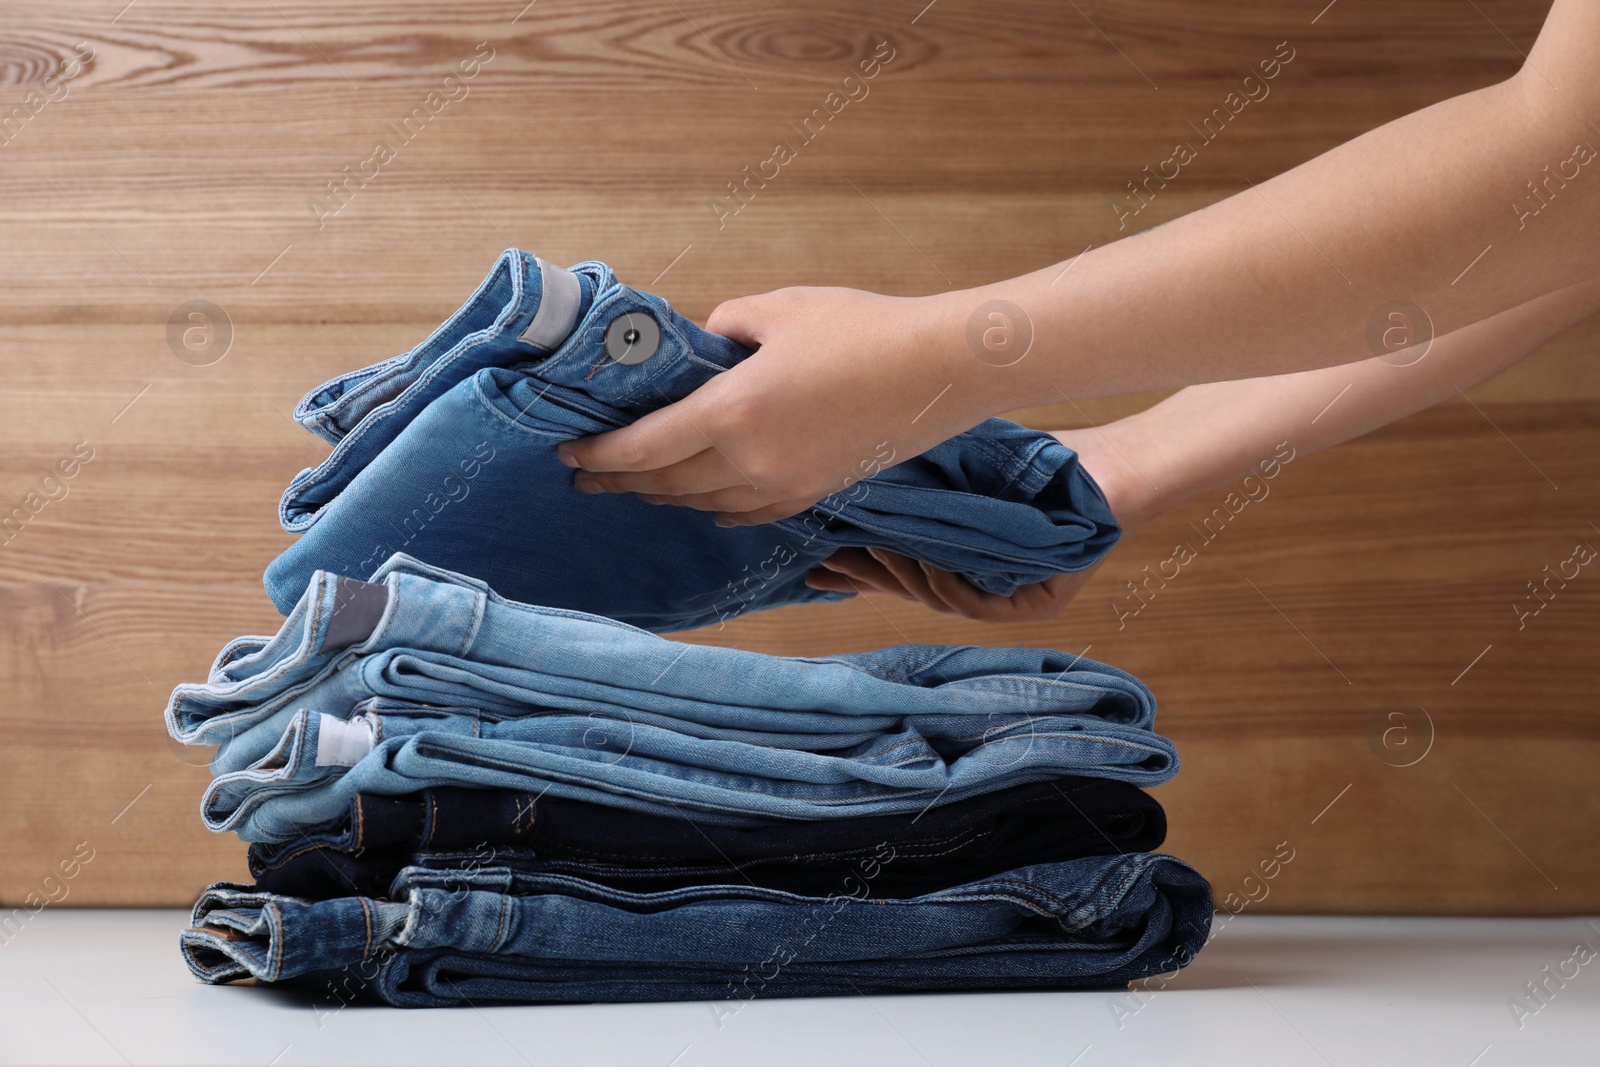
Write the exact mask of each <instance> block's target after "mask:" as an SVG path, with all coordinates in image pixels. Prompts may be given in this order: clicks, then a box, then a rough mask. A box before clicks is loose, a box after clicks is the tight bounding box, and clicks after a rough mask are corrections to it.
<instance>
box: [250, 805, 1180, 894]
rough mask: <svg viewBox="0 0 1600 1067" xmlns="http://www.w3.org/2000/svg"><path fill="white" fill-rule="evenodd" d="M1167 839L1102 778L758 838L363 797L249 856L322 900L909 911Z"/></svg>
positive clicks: (256, 872) (560, 810) (680, 821)
mask: <svg viewBox="0 0 1600 1067" xmlns="http://www.w3.org/2000/svg"><path fill="white" fill-rule="evenodd" d="M480 812H481V813H482V817H481V820H480V818H479V813H480ZM1165 834H1166V817H1165V814H1164V813H1163V812H1162V810H1161V806H1160V805H1159V804H1157V803H1156V801H1155V800H1154V799H1153V798H1151V797H1150V796H1149V795H1147V794H1146V793H1144V792H1142V791H1141V790H1139V789H1137V788H1135V787H1133V786H1131V785H1127V784H1125V783H1123V782H1114V781H1109V780H1105V779H1098V778H1061V779H1057V780H1054V781H1049V782H1038V783H1034V784H1032V785H1025V786H1017V787H1015V788H1012V789H1004V790H1001V791H999V792H997V793H990V794H987V795H984V796H980V797H973V798H972V799H970V800H963V801H957V802H956V803H954V804H946V805H941V806H939V807H935V808H931V809H929V810H927V811H925V812H922V813H920V814H918V815H890V816H874V817H868V818H860V819H834V820H831V821H828V822H813V823H799V824H794V823H770V824H767V825H764V826H758V827H754V828H749V829H743V828H731V827H724V826H718V825H716V824H701V823H697V822H694V821H693V820H691V819H689V818H687V817H677V818H661V817H659V816H653V815H644V814H628V815H620V814H619V813H618V812H617V811H615V810H614V809H611V808H605V807H601V806H600V805H597V804H585V803H582V802H579V801H570V800H564V799H562V798H559V797H535V796H534V795H533V794H530V793H512V792H503V791H497V790H466V789H437V790H428V791H426V792H425V793H421V794H412V795H410V796H405V797H377V796H357V797H356V798H355V800H354V801H352V802H351V804H350V813H349V815H348V816H347V818H346V820H345V822H344V823H343V824H342V825H341V827H340V828H339V829H338V830H337V831H332V832H327V833H322V834H308V835H306V836H305V837H303V838H301V839H299V840H297V841H294V842H291V843H289V844H286V845H259V844H258V845H252V846H251V848H250V857H249V859H250V874H251V876H252V877H253V878H255V880H256V885H255V888H256V889H258V890H261V891H264V892H269V893H277V894H281V895H284V896H293V897H307V898H311V899H318V900H321V899H327V898H330V897H339V896H352V895H353V896H368V897H382V896H386V895H387V894H388V891H389V886H390V884H391V883H392V882H393V881H394V878H395V876H396V875H397V874H398V873H399V872H400V869H401V868H402V867H406V866H409V865H413V864H415V865H416V866H420V867H429V868H432V869H435V870H449V869H460V868H476V867H485V866H487V867H508V868H511V869H512V870H516V871H521V872H524V873H529V874H538V873H545V874H569V875H573V876H575V877H579V878H583V879H585V880H587V881H591V882H597V883H599V884H601V885H606V886H612V887H616V888H623V889H631V890H633V891H634V892H656V891H660V890H667V889H679V888H684V887H686V886H690V885H695V884H705V883H717V882H732V883H743V882H748V883H749V884H751V885H758V886H763V887H766V888H769V889H782V890H785V891H787V892H790V893H803V894H817V895H822V894H827V893H829V892H832V891H835V890H837V889H838V888H839V886H840V885H841V884H843V882H844V881H845V879H846V878H848V877H849V876H851V875H853V874H857V873H858V872H860V873H865V872H867V871H869V870H870V871H872V872H874V873H875V877H874V878H873V879H872V888H873V893H874V895H875V896H883V897H912V896H920V895H921V894H923V893H931V892H934V891H936V890H940V889H947V888H949V887H951V886H956V885H960V884H962V883H963V882H970V881H974V880H976V879H979V878H984V877H987V876H989V875H992V874H999V873H1001V872H1003V871H1008V870H1011V869H1012V868H1015V867H1022V866H1027V865H1029V864H1036V863H1054V862H1057V861H1061V860H1069V859H1078V858H1081V857H1084V856H1100V855H1107V854H1112V853H1125V852H1148V851H1150V850H1152V849H1155V848H1158V847H1159V846H1160V845H1161V841H1162V839H1163V838H1164V837H1165ZM491 838H492V839H493V840H491ZM379 842H383V844H379ZM885 854H887V855H889V856H891V857H893V858H892V861H889V862H885V860H884V856H885Z"/></svg>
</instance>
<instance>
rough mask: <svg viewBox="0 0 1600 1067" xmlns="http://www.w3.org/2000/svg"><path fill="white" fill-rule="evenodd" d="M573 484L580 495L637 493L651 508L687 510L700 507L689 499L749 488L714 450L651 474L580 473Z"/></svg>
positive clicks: (706, 450) (752, 504)
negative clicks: (657, 505)
mask: <svg viewBox="0 0 1600 1067" xmlns="http://www.w3.org/2000/svg"><path fill="white" fill-rule="evenodd" d="M572 483H573V485H575V486H576V487H577V488H578V491H579V492H583V493H639V494H640V495H642V496H645V498H646V499H648V500H650V502H651V503H652V504H655V503H667V504H687V505H688V506H690V507H699V506H701V505H699V504H694V503H690V500H691V498H698V499H699V500H701V501H702V502H706V501H707V500H708V498H710V497H711V496H712V494H715V493H718V492H720V491H722V490H725V489H731V488H733V487H735V486H743V487H745V488H747V489H748V488H750V484H749V483H748V482H747V481H745V478H744V475H742V474H740V473H739V472H738V471H737V470H735V469H734V467H733V464H731V463H729V462H728V461H727V460H726V459H724V458H723V457H722V454H721V453H720V452H718V451H717V450H716V449H714V448H707V449H705V450H704V451H702V452H697V453H695V454H694V455H692V456H690V457H689V458H688V459H686V460H683V461H682V462H679V463H674V464H672V465H671V466H667V467H661V468H658V469H657V470H652V471H588V470H580V471H579V472H578V473H577V474H575V475H573V478H572ZM731 502H732V501H731V500H730V501H729V503H731ZM747 506H749V507H755V506H758V502H754V501H753V502H751V503H750V504H749V505H747ZM701 510H702V511H715V510H717V507H716V505H711V506H703V507H701ZM730 510H731V509H730Z"/></svg>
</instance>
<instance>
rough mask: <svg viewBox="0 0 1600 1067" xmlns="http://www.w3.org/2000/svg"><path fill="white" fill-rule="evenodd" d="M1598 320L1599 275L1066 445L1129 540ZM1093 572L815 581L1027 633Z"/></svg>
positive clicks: (1075, 433) (1133, 419) (894, 571)
mask: <svg viewBox="0 0 1600 1067" xmlns="http://www.w3.org/2000/svg"><path fill="white" fill-rule="evenodd" d="M1597 309H1600V277H1596V278H1591V279H1589V280H1587V281H1584V282H1580V283H1578V284H1577V285H1573V286H1569V287H1567V288H1565V289H1562V290H1559V291H1557V292H1555V293H1551V294H1548V295H1546V296H1543V297H1539V298H1537V299H1535V300H1531V301H1529V302H1527V303H1526V304H1523V305H1521V306H1520V307H1516V308H1513V309H1511V310H1509V311H1505V312H1502V313H1501V314H1499V315H1495V316H1493V317H1492V318H1488V319H1485V320H1483V321H1481V322H1477V323H1474V324H1472V325H1470V326H1466V327H1463V328H1462V329H1459V330H1456V331H1455V332H1453V333H1450V334H1447V335H1445V336H1443V337H1439V338H1436V339H1434V341H1433V343H1432V344H1431V345H1429V346H1428V347H1427V348H1425V349H1424V348H1421V347H1420V346H1419V347H1418V348H1415V349H1403V350H1401V351H1399V352H1396V353H1394V354H1393V355H1391V356H1388V357H1374V358H1371V359H1367V360H1363V361H1362V362H1360V363H1354V364H1348V365H1345V366H1336V367H1326V368H1322V369H1319V370H1313V371H1302V372H1300V373H1297V374H1287V375H1276V376H1272V377H1266V378H1252V379H1246V380H1244V381H1236V382H1216V383H1211V384H1207V385H1196V386H1190V387H1189V388H1187V389H1183V390H1180V391H1179V392H1177V393H1175V394H1173V395H1172V396H1170V397H1168V398H1167V399H1165V400H1163V401H1161V402H1160V403H1158V404H1156V405H1154V406H1152V407H1150V408H1147V409H1146V410H1144V411H1141V412H1139V413H1138V414H1135V415H1131V416H1128V417H1127V418H1123V419H1119V420H1117V421H1115V422H1112V423H1108V424H1106V425H1105V426H1101V427H1098V428H1095V427H1087V428H1083V429H1074V430H1064V431H1061V432H1058V433H1057V434H1056V436H1057V437H1058V438H1060V439H1061V441H1062V442H1063V443H1064V444H1066V445H1068V446H1069V447H1071V448H1073V449H1075V450H1076V451H1077V452H1078V454H1079V459H1080V461H1081V462H1082V463H1083V466H1084V469H1086V470H1087V471H1088V472H1089V473H1090V474H1091V475H1092V476H1093V477H1094V478H1095V480H1096V481H1097V482H1098V483H1099V485H1100V486H1101V488H1102V490H1103V491H1104V492H1105V494H1106V499H1107V502H1108V503H1110V505H1111V510H1112V513H1113V514H1114V515H1116V516H1117V518H1118V521H1119V522H1121V523H1122V526H1123V530H1124V536H1126V535H1129V534H1132V533H1135V532H1137V531H1138V530H1139V529H1141V528H1143V527H1144V526H1145V525H1146V524H1148V523H1149V522H1151V521H1152V520H1154V519H1155V518H1156V517H1157V516H1158V515H1160V514H1161V513H1163V512H1165V511H1167V510H1169V509H1171V508H1173V507H1175V506H1177V505H1179V504H1181V503H1183V502H1184V501H1185V500H1188V499H1190V498H1192V497H1194V496H1195V495H1197V494H1199V493H1202V492H1204V491H1205V490H1207V489H1213V488H1216V487H1218V486H1222V485H1227V484H1229V483H1231V482H1235V481H1237V480H1239V479H1240V478H1242V477H1244V476H1245V475H1247V474H1250V473H1252V472H1254V471H1257V470H1258V469H1259V465H1260V464H1261V463H1262V462H1263V461H1267V460H1270V459H1272V457H1273V456H1274V455H1276V454H1277V453H1278V450H1279V449H1280V447H1281V446H1282V445H1283V444H1284V443H1287V445H1288V446H1289V447H1290V448H1292V449H1293V450H1294V452H1293V454H1294V455H1295V456H1304V455H1308V454H1310V453H1312V452H1317V451H1320V450H1322V449H1324V448H1330V447H1332V446H1334V445H1337V444H1340V443H1342V442H1344V441H1348V440H1351V439H1352V438H1355V437H1359V436H1361V435H1363V434H1366V433H1369V432H1371V431H1372V430H1375V429H1378V428H1379V427H1381V426H1385V425H1387V424H1389V423H1391V422H1394V421H1395V420H1397V419H1401V418H1404V417H1405V416H1407V415H1410V414H1413V413H1415V412H1417V411H1421V410H1423V409H1424V408H1427V407H1431V406H1433V405H1434V404H1437V403H1439V402H1441V401H1443V400H1447V399H1449V398H1451V397H1453V396H1456V395H1458V393H1465V391H1466V390H1468V389H1470V388H1472V387H1473V386H1474V385H1477V384H1478V383H1480V382H1483V381H1485V380H1487V379H1489V378H1491V377H1493V376H1494V375H1495V374H1497V373H1499V372H1500V371H1501V370H1503V369H1505V368H1506V367H1509V366H1511V365H1512V364H1514V363H1516V362H1518V361H1520V360H1521V359H1522V358H1523V357H1525V356H1526V355H1527V354H1528V353H1530V352H1532V351H1533V350H1534V349H1536V348H1538V347H1539V346H1540V345H1542V344H1544V343H1545V342H1546V341H1548V340H1549V339H1550V338H1552V337H1554V336H1555V335H1556V334H1558V333H1560V332H1561V331H1562V330H1564V329H1566V328H1567V327H1569V326H1571V325H1572V324H1573V323H1575V322H1577V321H1579V320H1580V319H1582V318H1584V317H1586V316H1588V315H1589V314H1591V313H1593V312H1594V311H1595V310H1597ZM1419 353H1420V356H1419V355H1418V354H1419ZM1411 360H1415V362H1409V361H1411ZM1091 573H1092V572H1080V573H1077V574H1063V575H1059V576H1057V577H1055V578H1052V579H1050V580H1049V581H1045V582H1039V583H1037V584H1035V585H1030V586H1023V587H1022V588H1020V589H1018V590H1017V592H1016V593H1015V594H1013V595H1012V596H1010V597H1002V596H997V595H995V594H992V593H985V592H983V591H981V590H979V589H977V588H975V587H973V586H972V585H970V584H968V583H967V582H966V581H965V580H964V579H962V578H961V577H959V576H957V575H954V574H950V573H947V572H944V571H939V570H935V569H934V568H931V567H929V566H927V565H926V564H922V563H919V562H918V561H916V560H913V559H911V558H910V557H907V556H902V555H898V554H895V553H889V552H883V551H881V550H876V549H874V550H871V551H870V552H869V551H868V550H866V549H845V550H841V551H840V552H837V553H835V554H834V555H833V556H831V557H829V558H828V559H827V560H826V561H824V563H823V566H822V567H821V568H819V569H817V570H814V571H812V573H811V575H810V576H809V577H808V581H809V583H810V584H811V585H812V586H813V587H814V588H818V589H828V590H835V591H838V592H876V593H885V594H889V595H894V596H900V597H904V598H906V599H912V600H918V601H921V602H922V603H923V604H925V605H926V606H928V607H930V608H933V609H934V610H936V611H943V612H950V613H953V614H958V615H965V616H968V617H970V618H975V619H982V620H985V621H989V622H1021V621H1025V620H1028V619H1039V618H1049V617H1050V616H1053V615H1055V614H1057V613H1058V612H1060V611H1061V610H1062V609H1064V608H1065V607H1066V606H1067V604H1068V603H1069V602H1070V601H1071V600H1072V597H1073V596H1074V595H1075V594H1076V593H1077V592H1078V591H1079V590H1080V589H1081V588H1082V587H1083V586H1084V585H1085V584H1086V583H1087V581H1088V579H1089V577H1090V574H1091Z"/></svg>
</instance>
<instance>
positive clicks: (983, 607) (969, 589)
mask: <svg viewBox="0 0 1600 1067" xmlns="http://www.w3.org/2000/svg"><path fill="white" fill-rule="evenodd" d="M1118 429H1119V427H1118V426H1117V424H1115V423H1113V424H1112V425H1110V426H1106V427H1103V428H1101V429H1087V430H1061V431H1058V432H1057V433H1056V434H1055V437H1056V439H1057V440H1059V441H1060V442H1061V443H1062V444H1064V445H1066V446H1067V447H1068V448H1070V449H1072V450H1073V451H1075V452H1077V453H1078V458H1079V461H1080V462H1081V463H1082V464H1083V468H1084V470H1086V471H1088V472H1089V475H1090V476H1091V477H1093V478H1094V480H1095V482H1096V483H1097V484H1098V485H1099V486H1100V489H1101V491H1102V492H1104V493H1105V495H1106V502H1107V503H1108V504H1110V505H1111V513H1112V514H1113V515H1115V516H1116V517H1117V521H1118V522H1119V523H1121V524H1122V529H1123V536H1128V535H1129V534H1132V533H1134V532H1135V531H1136V530H1137V529H1139V528H1140V527H1142V526H1144V525H1145V524H1146V523H1148V522H1149V521H1150V519H1151V518H1153V517H1154V514H1155V509H1156V508H1157V507H1158V505H1157V503H1156V495H1155V492H1154V489H1155V487H1154V485H1153V484H1151V483H1150V482H1149V481H1148V480H1147V479H1145V477H1144V476H1143V475H1142V474H1141V473H1140V472H1139V470H1138V469H1137V468H1136V467H1135V466H1134V464H1133V461H1132V460H1130V459H1129V457H1128V455H1127V454H1126V452H1125V451H1124V448H1125V447H1126V446H1125V445H1119V444H1118V443H1117V441H1116V436H1117V432H1118ZM1098 567H1099V564H1098V563H1097V564H1095V566H1094V567H1090V568H1088V569H1087V570H1082V571H1077V572H1075V573H1072V574H1058V575H1056V576H1055V577H1053V578H1050V579H1047V580H1045V581H1043V582H1036V583H1034V584H1032V585H1024V586H1021V587H1019V588H1018V589H1017V591H1016V592H1015V593H1012V594H1011V595H1010V596H999V595H997V594H995V593H986V592H984V591H983V590H981V589H979V588H977V587H976V586H974V585H972V583H970V582H968V581H967V580H966V579H965V578H962V577H961V576H959V575H956V574H951V573H950V572H948V571H941V570H939V569H938V568H936V567H932V566H930V565H928V564H926V563H923V562H921V561H919V560H914V559H912V558H911V557H910V556H903V555H900V554H899V553H897V552H889V551H886V550H884V549H880V548H842V549H840V550H839V551H837V552H835V553H834V554H833V555H831V556H829V557H828V558H827V559H825V560H823V561H822V564H821V565H820V566H819V567H817V568H816V569H814V570H812V571H811V573H810V574H808V575H806V584H807V585H809V586H811V588H813V589H826V590H829V591H832V592H838V593H886V594H888V595H890V596H898V597H902V598H904V599H906V600H916V601H920V602H921V603H923V604H925V605H926V606H928V607H930V608H932V609H933V610H934V611H940V612H945V613H947V614H952V615H962V616H965V617H966V618H969V619H977V620H979V621H980V622H1031V621H1034V620H1038V619H1049V618H1053V617H1054V616H1056V615H1059V614H1060V613H1061V612H1062V611H1063V610H1065V609H1066V606H1067V605H1068V604H1070V603H1071V602H1072V598H1073V597H1075V596H1077V595H1078V591H1079V590H1081V589H1082V588H1083V587H1084V586H1085V585H1087V584H1088V583H1089V579H1090V578H1091V577H1092V576H1093V575H1094V572H1095V570H1096V569H1097V568H1098Z"/></svg>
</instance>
